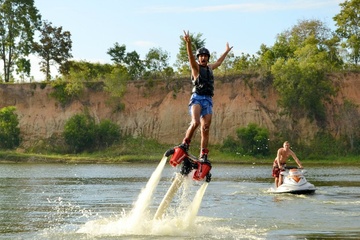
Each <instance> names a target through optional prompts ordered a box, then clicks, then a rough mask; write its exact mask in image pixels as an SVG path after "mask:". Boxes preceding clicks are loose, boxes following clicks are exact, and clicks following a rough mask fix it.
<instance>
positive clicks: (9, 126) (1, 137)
mask: <svg viewBox="0 0 360 240" xmlns="http://www.w3.org/2000/svg"><path fill="white" fill-rule="evenodd" d="M15 111H16V108H15V107H14V106H9V107H4V108H2V109H1V110H0V147H1V148H5V149H12V148H15V147H17V146H19V144H20V128H19V120H18V118H17V114H16V113H15Z"/></svg>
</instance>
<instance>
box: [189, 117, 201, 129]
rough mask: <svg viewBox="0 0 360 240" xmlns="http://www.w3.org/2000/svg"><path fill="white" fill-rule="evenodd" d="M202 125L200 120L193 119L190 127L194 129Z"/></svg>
mask: <svg viewBox="0 0 360 240" xmlns="http://www.w3.org/2000/svg"><path fill="white" fill-rule="evenodd" d="M199 125H200V121H199V120H196V119H193V120H192V121H191V123H190V126H191V127H192V128H197V127H198V126H199Z"/></svg>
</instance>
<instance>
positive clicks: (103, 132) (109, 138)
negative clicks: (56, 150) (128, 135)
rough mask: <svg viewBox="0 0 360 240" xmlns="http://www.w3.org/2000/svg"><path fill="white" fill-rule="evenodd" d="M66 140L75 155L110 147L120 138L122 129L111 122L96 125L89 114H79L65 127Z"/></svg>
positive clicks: (106, 121) (104, 121)
mask: <svg viewBox="0 0 360 240" xmlns="http://www.w3.org/2000/svg"><path fill="white" fill-rule="evenodd" d="M63 134H64V139H65V142H66V144H67V145H68V146H69V147H70V150H71V151H72V152H75V153H80V152H83V151H92V150H94V149H101V148H106V147H110V146H111V145H113V144H114V143H115V142H116V141H117V140H119V138H120V128H119V126H117V125H116V124H115V123H113V122H111V121H110V120H103V121H101V122H100V124H98V125H97V124H95V120H94V118H93V117H91V116H90V115H89V114H77V115H74V116H73V117H71V118H70V119H69V120H68V121H67V122H66V124H65V126H64V133H63Z"/></svg>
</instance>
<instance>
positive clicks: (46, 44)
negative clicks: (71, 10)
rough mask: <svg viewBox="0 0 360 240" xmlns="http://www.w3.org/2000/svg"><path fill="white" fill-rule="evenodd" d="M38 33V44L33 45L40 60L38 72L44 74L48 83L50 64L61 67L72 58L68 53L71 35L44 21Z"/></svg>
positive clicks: (70, 45)
mask: <svg viewBox="0 0 360 240" xmlns="http://www.w3.org/2000/svg"><path fill="white" fill-rule="evenodd" d="M40 33H41V36H40V42H39V43H34V50H35V51H36V52H37V53H38V55H39V56H40V57H41V58H42V60H41V62H40V70H41V71H42V72H43V73H45V75H46V80H47V81H49V80H50V79H51V75H50V65H51V62H55V63H56V64H59V65H60V66H61V65H63V64H64V63H65V62H67V60H68V59H69V58H71V57H72V54H71V53H70V51H71V47H72V41H71V33H70V32H69V31H63V30H62V27H54V26H52V25H51V22H50V23H49V22H46V21H44V22H43V25H42V28H41V29H40Z"/></svg>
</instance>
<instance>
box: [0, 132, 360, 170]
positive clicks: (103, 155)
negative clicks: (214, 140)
mask: <svg viewBox="0 0 360 240" xmlns="http://www.w3.org/2000/svg"><path fill="white" fill-rule="evenodd" d="M196 146H199V144H198V143H193V144H192V148H191V149H190V152H191V153H192V154H193V155H195V156H197V155H198V152H199V150H198V148H197V147H196ZM171 147H174V145H171V144H159V143H158V142H156V141H155V140H148V139H144V138H136V139H134V138H125V139H123V141H122V142H121V143H119V144H117V145H114V146H112V147H110V148H107V149H105V150H103V151H96V152H88V153H81V154H56V153H51V152H46V151H41V153H39V152H31V153H30V152H26V151H19V150H13V151H8V150H7V151H1V150H0V162H32V163H44V162H45V163H52V162H55V163H56V162H58V163H124V162H131V163H146V162H149V163H154V162H159V161H160V159H161V158H162V157H163V154H164V153H165V151H166V150H167V149H169V148H171ZM209 148H210V155H209V158H210V161H211V162H212V163H229V164H230V163H231V164H266V165H272V162H273V160H274V157H275V155H274V156H273V155H270V156H267V157H261V158H255V157H252V156H243V155H239V154H236V153H224V152H221V151H220V146H217V145H212V146H210V147H209ZM300 160H301V162H302V163H303V165H305V166H314V165H339V166H341V165H360V161H359V158H358V157H356V156H354V157H346V158H345V157H344V158H343V157H342V158H339V157H336V156H333V157H326V158H325V157H324V158H321V159H300ZM288 164H289V165H296V164H295V162H294V161H293V160H292V159H290V161H289V163H288Z"/></svg>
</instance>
